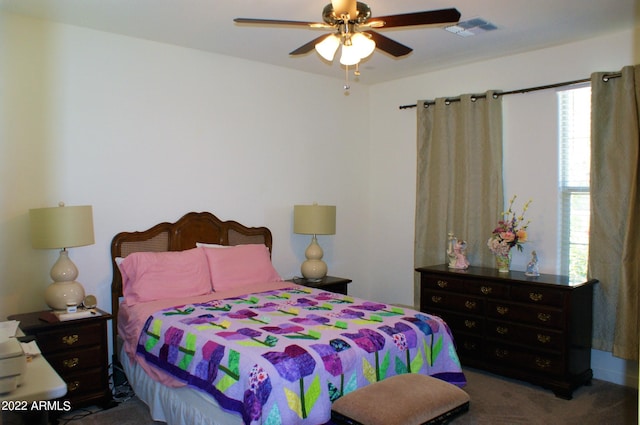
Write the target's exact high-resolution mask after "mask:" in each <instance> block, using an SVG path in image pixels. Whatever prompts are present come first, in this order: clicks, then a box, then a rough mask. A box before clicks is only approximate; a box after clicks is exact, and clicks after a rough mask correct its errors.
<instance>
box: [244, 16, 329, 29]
mask: <svg viewBox="0 0 640 425" xmlns="http://www.w3.org/2000/svg"><path fill="white" fill-rule="evenodd" d="M233 22H235V23H238V24H258V25H296V26H304V27H313V26H318V25H320V26H323V27H324V26H326V25H325V24H321V23H318V22H303V21H283V20H279V19H255V18H235V19H234V20H233Z"/></svg>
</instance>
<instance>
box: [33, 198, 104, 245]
mask: <svg viewBox="0 0 640 425" xmlns="http://www.w3.org/2000/svg"><path fill="white" fill-rule="evenodd" d="M29 219H30V222H31V245H32V246H33V247H34V248H44V249H54V248H70V247H74V246H85V245H91V244H93V243H94V236H93V209H92V207H91V206H90V205H85V206H73V207H66V206H60V207H51V208H37V209H32V210H29Z"/></svg>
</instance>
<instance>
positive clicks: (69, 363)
mask: <svg viewBox="0 0 640 425" xmlns="http://www.w3.org/2000/svg"><path fill="white" fill-rule="evenodd" d="M79 363H80V359H79V358H77V357H73V358H71V359H64V360H63V361H62V364H63V365H64V367H66V368H67V369H72V368H74V367H76V366H78V364H79Z"/></svg>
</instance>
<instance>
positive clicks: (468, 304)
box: [464, 300, 476, 310]
mask: <svg viewBox="0 0 640 425" xmlns="http://www.w3.org/2000/svg"><path fill="white" fill-rule="evenodd" d="M464 306H465V307H466V308H468V309H469V310H473V309H475V308H476V302H475V301H469V300H467V301H465V302H464Z"/></svg>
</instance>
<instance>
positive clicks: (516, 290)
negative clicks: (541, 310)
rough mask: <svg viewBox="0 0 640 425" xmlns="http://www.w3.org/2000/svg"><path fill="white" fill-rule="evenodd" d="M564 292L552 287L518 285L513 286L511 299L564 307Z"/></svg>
mask: <svg viewBox="0 0 640 425" xmlns="http://www.w3.org/2000/svg"><path fill="white" fill-rule="evenodd" d="M564 296H565V295H564V292H562V291H554V290H552V289H545V288H537V287H532V286H529V287H526V286H525V287H517V286H514V287H513V288H511V299H512V300H514V301H521V302H527V303H533V304H540V305H549V306H554V307H562V306H563V305H564Z"/></svg>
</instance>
